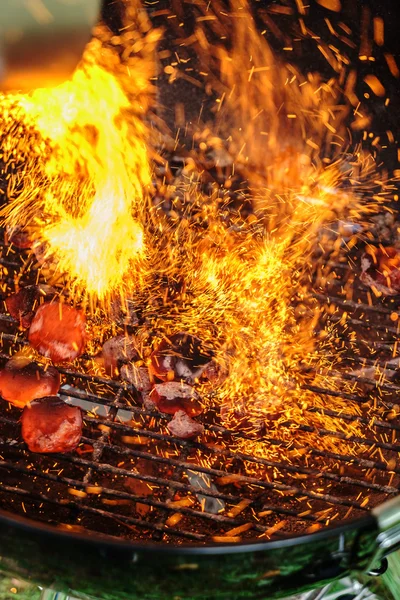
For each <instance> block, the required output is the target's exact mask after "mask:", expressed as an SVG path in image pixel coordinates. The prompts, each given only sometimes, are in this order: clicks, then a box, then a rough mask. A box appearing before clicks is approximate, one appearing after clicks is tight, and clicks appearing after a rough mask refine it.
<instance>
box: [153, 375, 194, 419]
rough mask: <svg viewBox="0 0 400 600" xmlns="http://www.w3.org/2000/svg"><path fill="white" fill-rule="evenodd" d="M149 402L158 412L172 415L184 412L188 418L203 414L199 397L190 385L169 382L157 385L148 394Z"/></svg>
mask: <svg viewBox="0 0 400 600" xmlns="http://www.w3.org/2000/svg"><path fill="white" fill-rule="evenodd" d="M150 397H151V400H153V401H154V402H155V404H156V405H157V408H158V410H159V411H161V412H163V413H166V414H168V415H174V414H175V413H176V412H178V411H182V410H183V411H184V412H185V413H187V414H188V415H189V416H190V417H197V416H198V415H200V414H201V413H202V412H203V406H202V404H201V402H200V399H199V395H198V394H197V392H196V390H194V389H193V388H192V387H191V386H190V385H187V384H186V383H178V382H174V381H171V382H169V383H157V384H156V385H155V386H154V387H153V390H152V391H151V393H150Z"/></svg>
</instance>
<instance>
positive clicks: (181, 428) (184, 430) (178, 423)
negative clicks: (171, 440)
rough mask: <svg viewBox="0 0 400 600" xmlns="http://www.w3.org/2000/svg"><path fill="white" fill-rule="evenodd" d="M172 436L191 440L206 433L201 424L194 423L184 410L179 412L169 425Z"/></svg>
mask: <svg viewBox="0 0 400 600" xmlns="http://www.w3.org/2000/svg"><path fill="white" fill-rule="evenodd" d="M167 427H168V429H169V431H170V432H171V433H172V435H176V437H179V438H182V439H185V440H186V439H190V438H194V437H197V436H198V435H201V434H202V433H203V431H204V427H203V425H201V423H196V421H193V419H191V418H190V417H189V416H188V415H187V414H186V413H185V411H183V410H178V412H176V413H175V415H174V418H173V419H172V421H170V422H169V423H168V425H167Z"/></svg>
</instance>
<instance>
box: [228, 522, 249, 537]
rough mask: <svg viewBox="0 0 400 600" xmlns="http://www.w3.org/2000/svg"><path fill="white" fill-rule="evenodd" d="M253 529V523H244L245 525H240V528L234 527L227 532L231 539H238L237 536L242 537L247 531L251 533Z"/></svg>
mask: <svg viewBox="0 0 400 600" xmlns="http://www.w3.org/2000/svg"><path fill="white" fill-rule="evenodd" d="M252 527H253V523H244V524H243V525H239V526H238V527H234V528H233V529H230V530H229V531H227V532H226V535H228V536H231V537H236V536H237V535H241V534H242V533H245V531H249V529H251V528H252Z"/></svg>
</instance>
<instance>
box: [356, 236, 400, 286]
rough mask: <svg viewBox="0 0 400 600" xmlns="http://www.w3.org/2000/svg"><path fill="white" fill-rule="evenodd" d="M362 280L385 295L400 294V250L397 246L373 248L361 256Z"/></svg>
mask: <svg viewBox="0 0 400 600" xmlns="http://www.w3.org/2000/svg"><path fill="white" fill-rule="evenodd" d="M361 269H362V273H361V275H360V279H361V281H362V282H363V283H364V284H365V285H368V286H369V287H374V288H376V289H377V290H378V292H381V293H382V294H384V295H385V296H396V295H397V294H400V252H399V251H398V250H397V249H396V248H392V247H387V248H381V247H380V248H372V247H369V248H368V250H367V252H365V254H363V256H362V258H361Z"/></svg>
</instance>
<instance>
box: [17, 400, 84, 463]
mask: <svg viewBox="0 0 400 600" xmlns="http://www.w3.org/2000/svg"><path fill="white" fill-rule="evenodd" d="M21 423H22V437H23V439H24V442H25V443H26V444H27V446H28V448H29V450H30V451H31V452H39V453H46V452H71V451H72V450H75V448H76V447H77V446H78V444H79V442H80V439H81V436H82V413H81V410H80V408H78V407H77V406H69V405H68V404H65V402H63V401H62V400H60V398H58V397H57V396H56V397H48V398H42V399H41V400H36V401H35V402H32V403H31V405H30V406H26V407H25V408H24V410H23V413H22V418H21Z"/></svg>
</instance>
